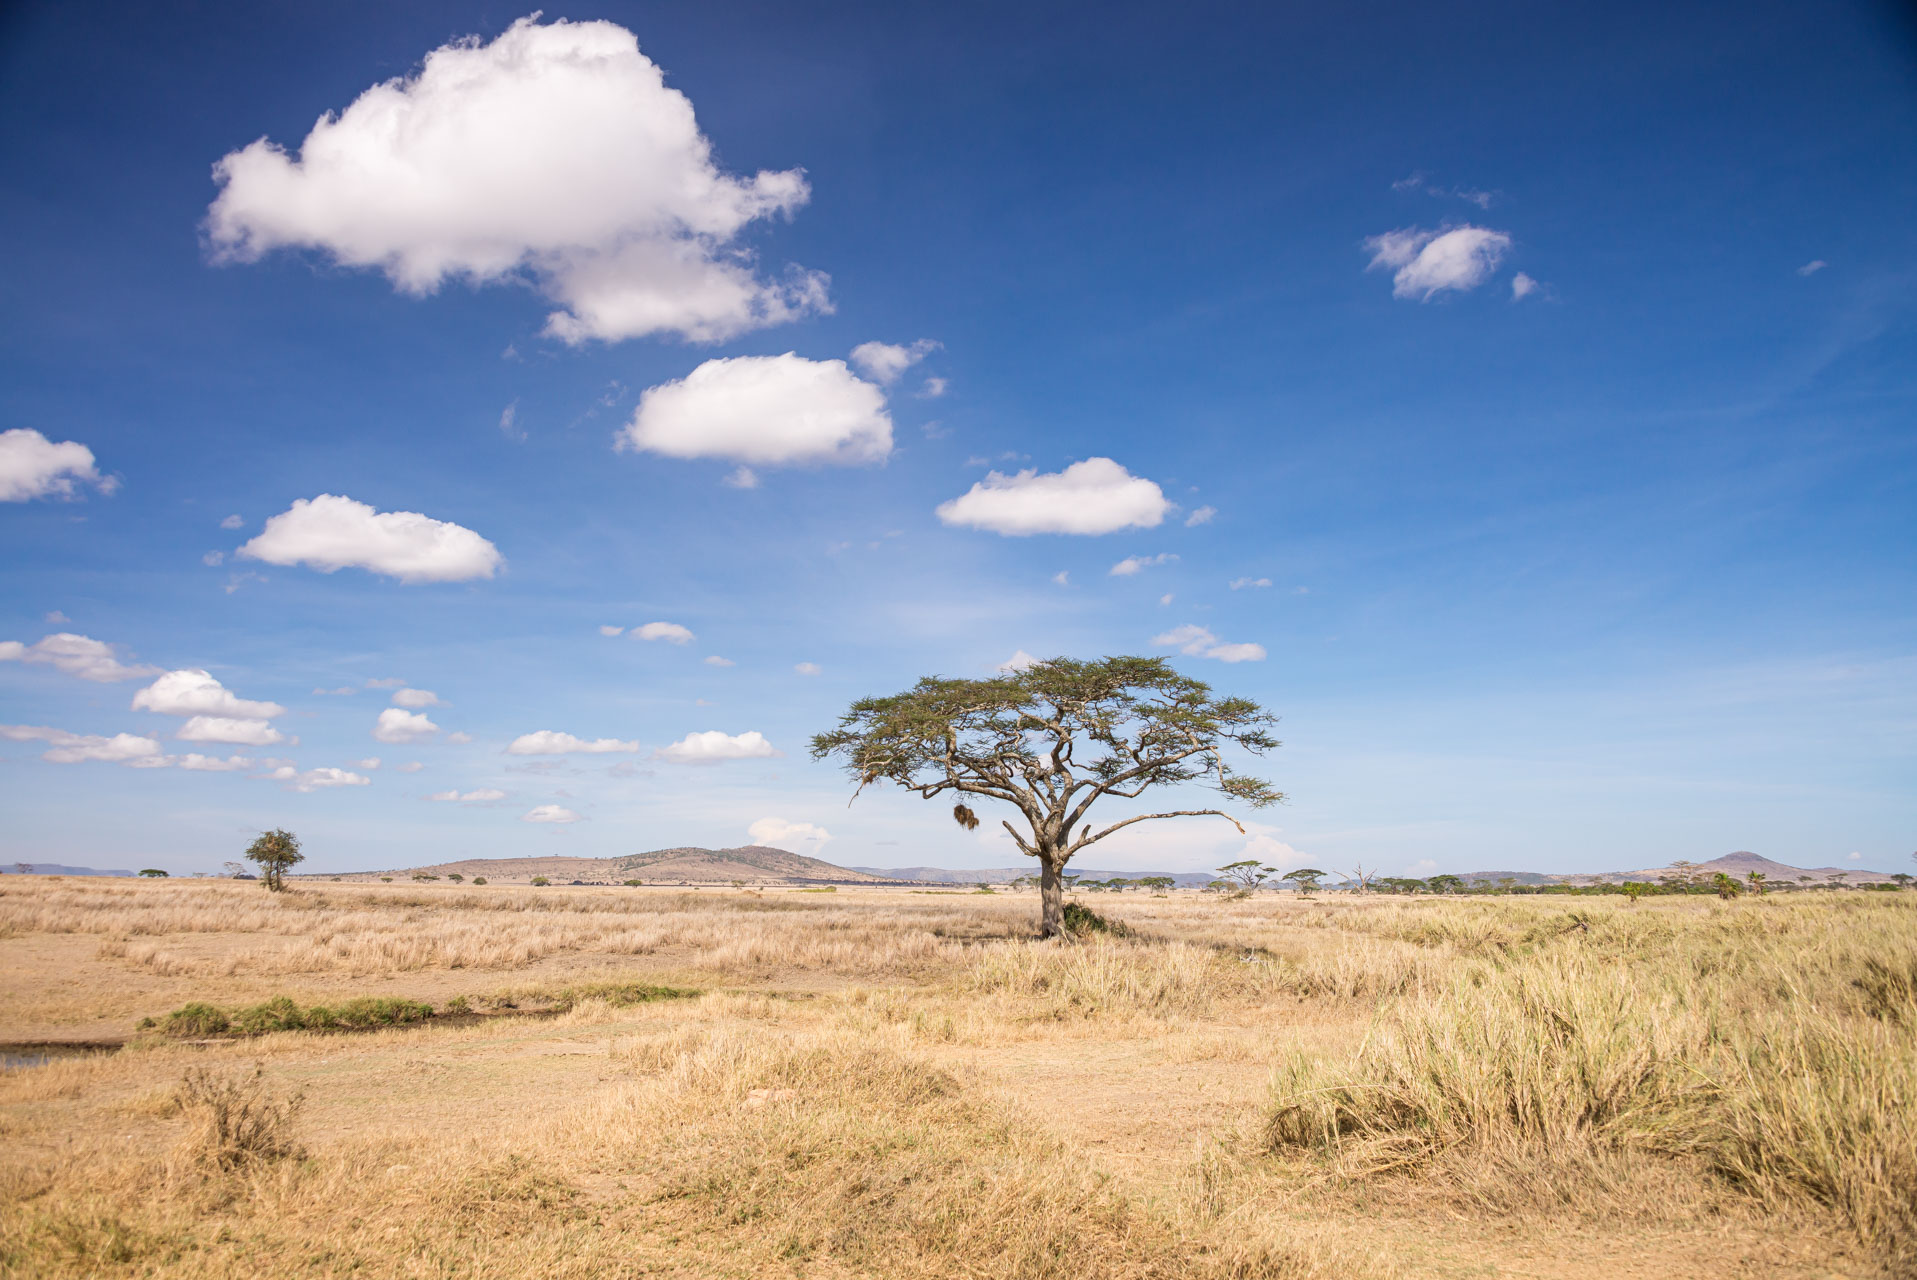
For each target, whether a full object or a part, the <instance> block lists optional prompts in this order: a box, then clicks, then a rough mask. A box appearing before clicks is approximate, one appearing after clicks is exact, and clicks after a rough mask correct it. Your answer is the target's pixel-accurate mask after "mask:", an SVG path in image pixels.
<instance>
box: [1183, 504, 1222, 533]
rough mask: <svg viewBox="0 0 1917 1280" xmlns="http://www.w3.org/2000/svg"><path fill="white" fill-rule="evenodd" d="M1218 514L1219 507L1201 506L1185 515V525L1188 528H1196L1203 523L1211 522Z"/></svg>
mask: <svg viewBox="0 0 1917 1280" xmlns="http://www.w3.org/2000/svg"><path fill="white" fill-rule="evenodd" d="M1217 514H1218V508H1217V507H1200V508H1198V510H1196V511H1194V512H1192V513H1191V514H1190V515H1188V516H1186V517H1185V527H1186V528H1187V529H1195V528H1197V527H1198V526H1199V525H1201V524H1210V523H1211V522H1212V520H1213V518H1214V517H1216V516H1217Z"/></svg>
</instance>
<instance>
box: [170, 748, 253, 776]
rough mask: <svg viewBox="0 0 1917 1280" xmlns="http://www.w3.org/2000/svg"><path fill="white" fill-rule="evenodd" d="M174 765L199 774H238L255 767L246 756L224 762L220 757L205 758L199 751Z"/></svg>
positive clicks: (178, 759) (179, 758) (176, 761)
mask: <svg viewBox="0 0 1917 1280" xmlns="http://www.w3.org/2000/svg"><path fill="white" fill-rule="evenodd" d="M173 763H174V764H175V765H176V766H178V767H179V768H182V769H190V770H193V771H195V772H199V773H238V772H240V771H241V770H243V769H251V768H252V767H253V762H252V761H251V760H249V759H247V758H246V757H245V756H228V757H226V758H225V759H224V760H222V759H221V758H220V757H218V756H203V755H201V754H200V753H199V752H197V751H189V752H187V753H186V754H185V755H183V756H179V757H177V758H176V759H175V760H174V761H173Z"/></svg>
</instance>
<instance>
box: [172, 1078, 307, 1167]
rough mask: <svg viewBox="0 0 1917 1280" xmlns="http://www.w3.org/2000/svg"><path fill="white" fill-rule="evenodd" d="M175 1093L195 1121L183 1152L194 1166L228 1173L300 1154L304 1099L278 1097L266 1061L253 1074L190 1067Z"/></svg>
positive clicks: (180, 1107)
mask: <svg viewBox="0 0 1917 1280" xmlns="http://www.w3.org/2000/svg"><path fill="white" fill-rule="evenodd" d="M176 1098H177V1100H178V1103H179V1109H180V1110H181V1111H183V1112H185V1113H186V1115H187V1117H188V1118H189V1120H190V1121H191V1128H190V1129H189V1131H188V1133H187V1137H186V1140H185V1142H184V1143H183V1144H182V1147H181V1154H182V1155H184V1156H185V1157H186V1158H187V1160H188V1161H189V1162H190V1163H192V1164H194V1165H198V1166H201V1167H204V1168H210V1169H217V1170H221V1171H226V1172H230V1171H232V1170H235V1169H246V1168H250V1167H253V1166H255V1165H259V1164H264V1163H266V1162H268V1161H273V1160H283V1159H285V1158H286V1157H288V1156H296V1155H298V1154H299V1153H300V1150H299V1147H298V1145H297V1144H295V1143H294V1141H293V1136H292V1131H293V1121H294V1119H295V1118H296V1117H297V1116H298V1115H299V1110H300V1106H301V1104H302V1103H303V1102H304V1101H305V1099H304V1097H303V1096H302V1095H301V1094H298V1093H294V1094H290V1095H286V1096H275V1095H274V1094H273V1093H272V1092H270V1091H269V1090H268V1088H267V1085H266V1068H265V1067H263V1066H258V1065H256V1066H255V1067H254V1068H253V1070H252V1072H251V1073H250V1074H248V1073H244V1072H242V1073H236V1074H219V1073H216V1072H213V1071H209V1070H207V1069H205V1068H203V1067H194V1068H191V1069H189V1070H188V1071H187V1073H186V1075H185V1077H184V1078H182V1079H181V1081H180V1087H179V1090H178V1092H177V1094H176Z"/></svg>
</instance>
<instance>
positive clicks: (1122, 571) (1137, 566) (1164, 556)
mask: <svg viewBox="0 0 1917 1280" xmlns="http://www.w3.org/2000/svg"><path fill="white" fill-rule="evenodd" d="M1176 559H1178V557H1177V556H1176V555H1175V554H1173V553H1172V552H1170V551H1161V552H1159V553H1158V554H1157V555H1155V556H1126V557H1125V558H1124V559H1123V560H1120V561H1119V562H1118V563H1117V564H1115V565H1113V566H1112V568H1111V576H1112V577H1114V578H1129V577H1131V576H1133V575H1134V574H1137V573H1142V572H1143V571H1144V570H1146V569H1155V568H1157V567H1158V566H1159V565H1161V564H1170V563H1171V562H1172V561H1174V560H1176Z"/></svg>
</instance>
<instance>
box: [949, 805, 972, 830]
mask: <svg viewBox="0 0 1917 1280" xmlns="http://www.w3.org/2000/svg"><path fill="white" fill-rule="evenodd" d="M952 821H954V822H956V823H958V824H959V825H960V826H961V827H964V828H965V829H966V830H967V831H976V830H978V815H977V814H976V813H973V812H972V811H971V810H970V809H968V808H966V807H965V806H964V805H962V804H955V805H953V806H952Z"/></svg>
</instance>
